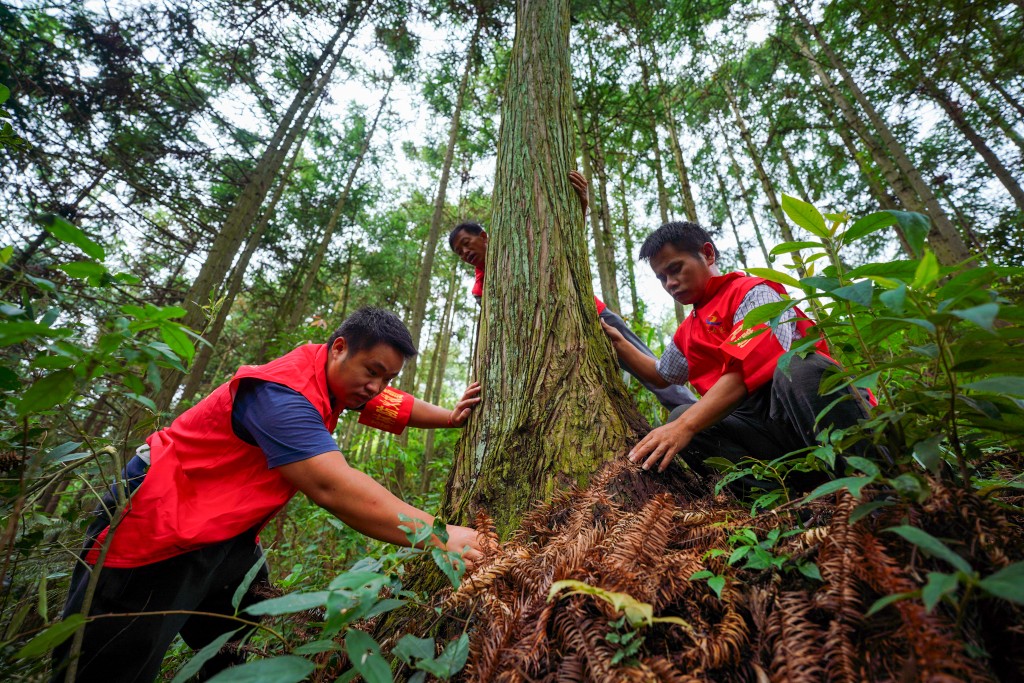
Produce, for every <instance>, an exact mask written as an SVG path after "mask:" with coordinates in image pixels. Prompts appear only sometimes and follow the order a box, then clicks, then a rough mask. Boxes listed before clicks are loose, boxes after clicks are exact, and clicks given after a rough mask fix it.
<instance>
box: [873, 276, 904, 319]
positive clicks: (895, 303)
mask: <svg viewBox="0 0 1024 683" xmlns="http://www.w3.org/2000/svg"><path fill="white" fill-rule="evenodd" d="M878 299H879V300H880V301H881V302H882V304H883V305H884V306H885V307H886V308H888V309H889V310H890V311H892V312H893V313H895V314H896V315H903V312H904V311H905V310H906V307H907V286H906V285H905V284H900V286H899V287H897V288H896V289H890V290H889V291H887V292H882V293H881V294H879V295H878Z"/></svg>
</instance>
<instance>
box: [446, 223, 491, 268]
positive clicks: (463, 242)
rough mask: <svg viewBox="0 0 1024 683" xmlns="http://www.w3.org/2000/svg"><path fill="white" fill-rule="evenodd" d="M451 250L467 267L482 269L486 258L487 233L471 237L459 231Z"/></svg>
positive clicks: (467, 232) (464, 231)
mask: <svg viewBox="0 0 1024 683" xmlns="http://www.w3.org/2000/svg"><path fill="white" fill-rule="evenodd" d="M452 248H453V249H454V250H455V254H456V255H457V256H458V257H459V258H460V259H462V260H463V261H465V262H466V263H468V264H469V265H471V266H476V267H477V268H483V267H484V260H485V257H486V256H487V233H486V232H481V233H480V234H479V235H471V234H469V231H467V230H460V231H459V234H458V235H457V236H456V237H455V244H454V245H453V247H452Z"/></svg>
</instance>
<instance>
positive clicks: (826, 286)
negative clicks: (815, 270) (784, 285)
mask: <svg viewBox="0 0 1024 683" xmlns="http://www.w3.org/2000/svg"><path fill="white" fill-rule="evenodd" d="M800 284H801V285H803V287H804V288H807V287H812V288H814V289H820V290H821V291H823V292H831V291H832V290H833V289H835V288H837V287H838V286H839V280H837V279H836V278H834V277H821V276H820V275H811V276H810V277H805V278H801V280H800Z"/></svg>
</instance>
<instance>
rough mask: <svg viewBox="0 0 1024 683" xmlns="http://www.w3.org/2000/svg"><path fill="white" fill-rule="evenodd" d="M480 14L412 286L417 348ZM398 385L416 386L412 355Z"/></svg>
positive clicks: (480, 27)
mask: <svg viewBox="0 0 1024 683" xmlns="http://www.w3.org/2000/svg"><path fill="white" fill-rule="evenodd" d="M483 25H484V15H483V14H482V13H479V12H478V13H477V20H476V26H475V27H474V29H473V37H472V38H470V41H469V48H468V49H467V50H466V65H465V67H464V68H463V70H462V80H461V81H459V94H458V96H457V97H456V100H455V111H454V112H453V113H452V120H451V124H450V125H449V127H448V149H447V150H446V151H445V154H444V163H443V164H442V166H441V179H440V182H439V183H438V186H437V195H436V196H435V197H434V213H433V215H432V216H431V218H430V232H429V233H428V234H427V243H426V245H425V247H426V251H425V252H424V254H423V261H422V263H421V264H420V271H419V273H420V275H419V282H418V283H417V285H416V299H415V301H414V302H413V307H412V318H411V320H410V321H409V332H410V333H411V334H412V341H413V344H414V345H416V346H417V347H418V346H419V343H420V332H421V331H422V329H423V318H424V317H425V316H426V312H427V298H428V297H429V296H430V276H431V275H432V274H433V269H434V252H435V251H436V250H437V241H438V239H439V238H440V235H441V224H442V223H443V222H444V207H445V197H446V195H447V192H448V176H449V174H450V173H451V168H452V159H454V158H455V145H456V143H457V142H458V139H459V126H460V125H461V120H462V108H463V106H464V104H465V101H466V90H467V89H468V88H469V79H470V76H471V75H472V73H473V68H474V66H475V64H476V56H475V52H476V45H477V42H478V41H479V39H480V32H481V31H482V30H483ZM402 375H403V376H402V388H403V389H405V391H409V392H412V391H413V390H414V389H415V387H416V358H415V357H413V358H410V359H409V361H408V362H407V363H406V366H405V370H404V372H403V373H402Z"/></svg>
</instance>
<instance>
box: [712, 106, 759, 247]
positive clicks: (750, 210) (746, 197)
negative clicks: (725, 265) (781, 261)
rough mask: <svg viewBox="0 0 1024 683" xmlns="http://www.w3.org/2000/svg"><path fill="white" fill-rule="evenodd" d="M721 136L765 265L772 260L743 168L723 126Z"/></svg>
mask: <svg viewBox="0 0 1024 683" xmlns="http://www.w3.org/2000/svg"><path fill="white" fill-rule="evenodd" d="M718 125H719V127H720V128H722V124H721V122H719V124H718ZM722 137H725V149H726V151H728V153H729V160H730V161H731V162H732V168H733V169H734V170H735V171H736V184H738V185H739V186H740V195H742V197H743V203H744V205H746V207H747V216H748V217H749V218H750V225H751V226H752V227H753V228H754V237H755V238H757V245H758V246H759V247H761V255H762V256H764V263H765V265H766V266H767V265H768V264H770V263H771V262H772V261H771V258H769V256H768V246H767V245H766V244H765V242H764V236H763V235H762V234H761V226H760V225H758V223H757V214H756V213H755V212H754V203H753V201H752V200H751V198H750V194H751V191H750V190H748V189H747V187H746V186H745V185H744V184H743V170H742V169H741V168H740V165H739V163H738V162H737V161H736V155H735V154H733V151H732V145H730V144H729V139H728V138H727V137H726V136H725V129H724V128H722Z"/></svg>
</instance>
